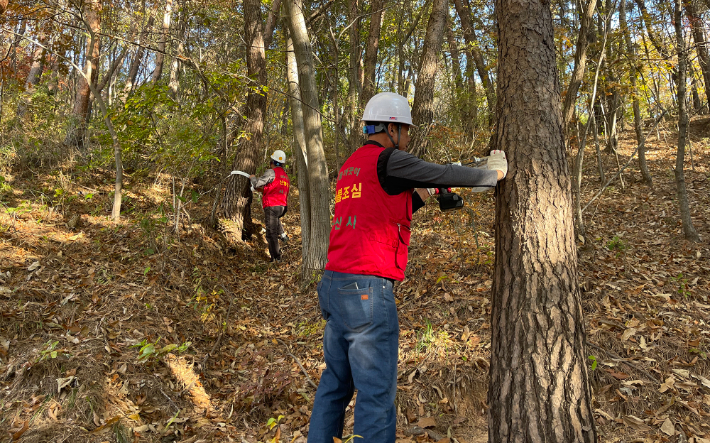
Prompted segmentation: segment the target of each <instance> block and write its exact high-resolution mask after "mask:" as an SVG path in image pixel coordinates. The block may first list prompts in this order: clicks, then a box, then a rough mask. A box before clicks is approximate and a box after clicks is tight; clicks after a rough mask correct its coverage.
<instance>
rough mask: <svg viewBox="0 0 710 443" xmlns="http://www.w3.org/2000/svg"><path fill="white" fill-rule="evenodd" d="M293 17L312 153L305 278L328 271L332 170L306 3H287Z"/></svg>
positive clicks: (298, 0)
mask: <svg viewBox="0 0 710 443" xmlns="http://www.w3.org/2000/svg"><path fill="white" fill-rule="evenodd" d="M286 4H287V6H288V15H289V30H290V32H291V38H292V39H293V48H294V52H295V55H296V60H297V63H298V80H299V84H300V86H301V98H302V99H303V125H304V129H305V131H304V132H305V135H306V137H305V143H306V149H307V152H308V183H309V186H310V197H311V199H310V204H311V224H310V242H309V244H308V252H307V254H306V260H305V261H304V262H303V276H304V277H306V278H308V277H309V276H310V274H311V273H312V272H319V271H321V270H323V269H324V268H325V263H326V260H327V254H328V234H329V233H330V211H329V207H328V205H329V202H330V191H329V186H328V166H327V164H326V162H325V153H324V152H323V133H322V131H321V116H320V113H319V109H320V106H319V104H318V89H317V85H316V76H315V67H314V65H313V53H312V49H311V42H310V39H309V38H308V31H307V30H306V20H305V18H304V16H303V2H302V0H286Z"/></svg>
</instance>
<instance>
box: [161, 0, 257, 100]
mask: <svg viewBox="0 0 710 443" xmlns="http://www.w3.org/2000/svg"><path fill="white" fill-rule="evenodd" d="M186 7H187V5H185V7H184V8H183V9H182V11H181V13H180V18H179V20H178V25H177V28H178V32H177V40H178V45H177V54H176V56H175V57H173V61H172V63H171V64H170V82H169V83H168V88H169V89H170V96H171V97H172V98H173V100H176V99H177V93H178V86H179V76H180V58H181V57H182V56H183V53H184V52H185V32H186V28H187V17H188V13H187V10H186ZM245 15H246V13H245ZM245 20H246V17H245ZM259 27H260V28H261V14H259ZM262 38H263V36H262ZM262 45H263V39H262ZM262 52H263V51H262ZM247 60H248V58H247Z"/></svg>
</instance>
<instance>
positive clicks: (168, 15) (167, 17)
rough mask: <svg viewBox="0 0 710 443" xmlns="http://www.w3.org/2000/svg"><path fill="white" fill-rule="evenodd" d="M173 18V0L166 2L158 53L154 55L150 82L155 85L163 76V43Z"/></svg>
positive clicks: (166, 38)
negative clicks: (153, 68)
mask: <svg viewBox="0 0 710 443" xmlns="http://www.w3.org/2000/svg"><path fill="white" fill-rule="evenodd" d="M172 16H173V0H166V2H165V14H164V15H163V32H162V33H161V34H160V41H159V42H158V52H156V53H155V70H154V71H153V77H152V79H151V80H152V82H153V83H157V82H158V81H159V80H160V76H161V75H162V74H163V64H164V63H165V47H166V46H165V43H166V42H167V40H168V32H169V31H170V21H171V20H172Z"/></svg>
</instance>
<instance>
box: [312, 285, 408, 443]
mask: <svg viewBox="0 0 710 443" xmlns="http://www.w3.org/2000/svg"><path fill="white" fill-rule="evenodd" d="M318 301H319V302H320V308H321V312H322V314H323V318H324V319H325V320H326V321H327V323H326V325H325V331H324V333H323V354H324V356H325V363H326V368H325V370H324V371H323V375H322V376H321V379H320V384H319V385H318V392H317V393H316V399H315V403H314V404H313V412H312V414H311V424H310V428H309V431H308V443H333V437H338V438H341V437H342V436H343V424H344V420H345V408H346V407H347V405H348V403H350V400H351V399H352V396H353V392H354V390H355V389H357V391H358V393H357V402H356V404H355V430H354V433H355V435H360V436H362V438H356V439H355V440H354V442H355V443H393V442H394V441H395V431H396V425H397V415H396V410H395V406H394V398H395V394H396V392H397V350H398V345H399V321H398V319H397V306H396V305H395V303H394V293H393V292H392V281H390V280H387V279H385V278H382V277H375V276H370V275H357V274H344V273H340V272H333V271H325V274H324V275H323V279H322V280H321V282H320V283H319V284H318Z"/></svg>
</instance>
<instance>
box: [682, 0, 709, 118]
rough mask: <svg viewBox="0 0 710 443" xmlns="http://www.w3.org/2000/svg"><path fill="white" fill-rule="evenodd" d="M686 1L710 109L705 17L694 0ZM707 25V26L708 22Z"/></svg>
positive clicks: (686, 11)
mask: <svg viewBox="0 0 710 443" xmlns="http://www.w3.org/2000/svg"><path fill="white" fill-rule="evenodd" d="M684 3H685V14H686V15H687V16H688V22H689V23H690V29H691V31H692V34H693V41H694V42H695V50H696V51H697V53H698V62H699V63H700V71H701V72H702V73H703V81H704V82H705V96H706V97H707V104H708V110H710V54H708V42H707V40H706V38H705V31H704V30H703V19H702V18H701V17H700V14H698V11H697V9H696V8H695V5H694V4H693V2H692V0H685V1H684ZM705 26H707V23H706V24H705Z"/></svg>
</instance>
